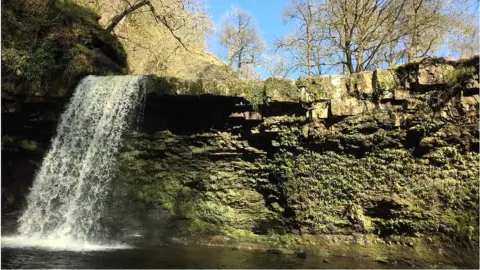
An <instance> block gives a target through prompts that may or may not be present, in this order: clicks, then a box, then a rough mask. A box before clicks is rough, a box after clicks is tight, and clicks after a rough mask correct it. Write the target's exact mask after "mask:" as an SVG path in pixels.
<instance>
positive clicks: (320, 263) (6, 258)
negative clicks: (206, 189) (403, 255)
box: [2, 245, 406, 268]
mask: <svg viewBox="0 0 480 270" xmlns="http://www.w3.org/2000/svg"><path fill="white" fill-rule="evenodd" d="M394 267H396V268H405V267H406V266H405V265H386V264H380V263H378V262H375V261H373V260H372V259H362V258H342V257H328V258H327V257H317V256H307V258H305V259H302V258H298V257H297V256H295V255H285V254H272V253H267V252H264V251H249V250H238V249H231V248H217V247H200V246H179V245H170V246H157V247H143V248H133V249H119V250H105V251H85V252H74V251H52V250H42V249H33V248H22V249H20V248H7V247H3V248H2V268H394Z"/></svg>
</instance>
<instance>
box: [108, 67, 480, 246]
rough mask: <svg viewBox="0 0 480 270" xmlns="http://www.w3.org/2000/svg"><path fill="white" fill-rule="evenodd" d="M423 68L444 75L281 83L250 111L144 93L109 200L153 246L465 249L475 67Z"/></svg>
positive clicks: (471, 203) (473, 185)
mask: <svg viewBox="0 0 480 270" xmlns="http://www.w3.org/2000/svg"><path fill="white" fill-rule="evenodd" d="M431 65H436V66H435V67H436V68H435V70H442V72H444V71H443V70H447V71H446V72H445V73H444V75H442V76H443V77H442V81H435V80H436V79H432V77H433V78H437V77H440V75H438V74H437V73H436V72H437V71H435V72H434V74H433V75H432V74H431V70H432V68H431V67H430V66H429V65H426V64H412V66H409V67H408V68H407V67H405V66H402V67H399V68H397V69H392V70H387V71H376V72H373V73H363V74H355V75H352V76H325V77H316V78H301V79H299V80H298V81H297V82H296V84H297V86H294V84H292V83H291V82H288V83H283V84H281V85H283V86H285V87H292V88H291V90H290V91H284V90H283V89H284V88H281V87H278V89H279V91H277V92H276V93H279V92H282V93H288V95H289V96H290V97H294V98H287V97H283V98H279V97H274V96H269V95H268V93H272V92H274V91H270V90H269V88H268V87H264V88H263V90H264V95H263V97H264V98H265V99H264V102H258V103H257V104H256V105H257V106H255V107H256V108H257V110H256V111H255V110H253V109H252V102H248V97H247V98H243V97H241V96H238V97H232V96H227V95H218V93H217V95H205V94H204V95H198V93H197V94H196V95H188V92H181V94H183V95H172V93H175V91H176V89H175V88H174V87H173V88H172V87H170V88H166V87H163V88H155V89H153V90H152V91H150V94H149V97H148V98H147V104H146V110H145V119H144V122H143V124H142V125H141V129H140V132H137V133H132V134H131V135H130V136H129V138H127V140H126V144H125V148H124V149H123V151H122V153H121V155H120V156H119V160H120V164H121V167H120V171H119V177H118V179H117V181H116V184H115V186H116V187H117V189H118V194H120V193H121V194H123V195H124V197H123V198H124V200H125V202H128V205H131V206H135V207H134V210H132V209H129V210H128V211H129V212H130V213H131V215H132V216H134V217H135V216H136V218H133V219H137V220H140V219H141V218H138V217H140V216H142V217H143V218H144V220H148V222H147V221H145V222H147V223H149V224H157V225H155V226H153V227H150V228H149V229H145V233H147V234H150V235H153V236H155V237H157V239H172V238H175V239H197V240H198V239H200V240H199V241H200V242H204V243H205V242H215V241H217V242H218V241H220V242H228V243H237V244H238V243H244V242H250V243H252V242H255V243H261V244H266V245H270V246H272V245H273V246H281V247H295V246H299V245H311V244H312V243H315V241H327V242H329V241H333V242H332V243H334V242H335V241H338V239H343V238H342V237H343V236H349V235H360V238H361V239H363V240H358V239H359V238H358V237H355V239H356V240H352V241H354V242H358V241H360V242H361V243H363V244H365V243H397V244H399V245H405V246H410V247H415V246H417V245H420V244H421V243H423V244H424V243H428V241H431V243H435V244H438V243H440V244H441V243H444V244H445V243H446V245H451V244H452V243H453V244H454V245H457V246H462V247H470V248H473V249H475V247H476V246H477V243H478V222H477V221H478V191H479V190H478V164H479V161H480V155H479V154H478V143H479V140H478V136H479V133H478V126H477V123H478V101H479V99H478V75H476V74H478V59H477V62H475V61H471V62H468V61H465V62H454V63H452V62H445V61H441V62H434V63H433V62H432V64H431ZM443 66H445V68H443ZM427 67H429V68H428V70H430V71H429V72H430V73H428V72H427V73H428V74H430V75H428V76H430V77H429V79H428V80H427V79H425V78H424V76H426V75H424V73H425V72H426V71H425V72H424V70H427ZM450 67H453V68H450ZM403 69H406V70H408V72H404V71H403ZM475 72H476V73H475ZM383 73H386V74H387V75H385V74H383ZM402 74H409V75H408V76H406V75H405V76H404V75H402ZM402 76H403V77H402ZM449 76H450V77H449ZM446 78H448V79H446ZM272 80H273V79H271V80H269V81H268V82H270V83H271V82H272ZM352 80H353V83H352ZM279 81H280V82H281V83H282V82H284V81H281V80H277V82H279ZM419 85H420V86H419ZM157 86H158V84H157ZM296 87H298V88H296ZM182 89H183V88H182ZM475 89H476V90H475ZM182 91H183V90H182ZM160 93H161V94H160ZM169 93H170V94H169ZM185 94H186V95H185ZM295 98H298V99H299V100H298V99H297V100H295ZM122 192H123V193H122ZM146 212H148V213H150V214H148V215H145V213H146ZM146 216H147V217H146ZM148 216H150V217H154V221H152V219H151V218H148ZM160 224H161V225H160ZM137 225H138V226H140V227H141V225H139V224H138V223H137ZM317 236H318V237H320V236H322V237H324V236H325V237H327V238H325V239H324V238H322V240H319V239H317V240H312V239H311V238H310V237H317ZM155 237H150V238H149V239H154V238H155ZM328 237H330V238H328ZM326 239H327V240H326ZM341 241H343V240H341ZM423 244H422V245H423ZM412 250H413V249H412Z"/></svg>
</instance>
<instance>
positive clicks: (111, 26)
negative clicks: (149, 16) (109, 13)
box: [105, 0, 150, 32]
mask: <svg viewBox="0 0 480 270" xmlns="http://www.w3.org/2000/svg"><path fill="white" fill-rule="evenodd" d="M149 4H150V1H149V0H140V1H138V2H137V3H135V4H134V5H132V6H129V7H128V8H127V9H125V10H124V11H123V12H122V13H120V14H119V15H117V16H115V17H113V18H112V19H111V20H110V24H109V25H108V26H107V28H106V29H105V30H106V31H107V32H112V31H113V29H114V28H115V26H117V24H118V23H120V21H121V20H122V19H123V18H124V17H125V16H127V15H128V14H130V13H132V12H134V11H135V10H137V9H139V8H141V7H143V6H145V5H149Z"/></svg>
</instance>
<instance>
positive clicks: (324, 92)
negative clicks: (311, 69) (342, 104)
mask: <svg viewBox="0 0 480 270" xmlns="http://www.w3.org/2000/svg"><path fill="white" fill-rule="evenodd" d="M346 80H347V77H346V76H342V75H328V76H315V77H302V78H299V79H298V80H297V81H296V85H297V87H298V88H299V89H300V92H301V100H302V101H304V102H311V101H325V100H331V99H340V98H342V97H344V96H346V95H347V84H346Z"/></svg>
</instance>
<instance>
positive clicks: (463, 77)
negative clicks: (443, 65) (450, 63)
mask: <svg viewBox="0 0 480 270" xmlns="http://www.w3.org/2000/svg"><path fill="white" fill-rule="evenodd" d="M442 75H443V79H442V83H444V84H446V85H448V86H450V87H461V86H463V85H462V84H464V83H466V82H467V81H468V80H469V79H470V78H474V76H478V72H477V71H476V69H475V67H473V66H459V67H456V68H451V69H446V70H445V71H444V73H443V74H442Z"/></svg>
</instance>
